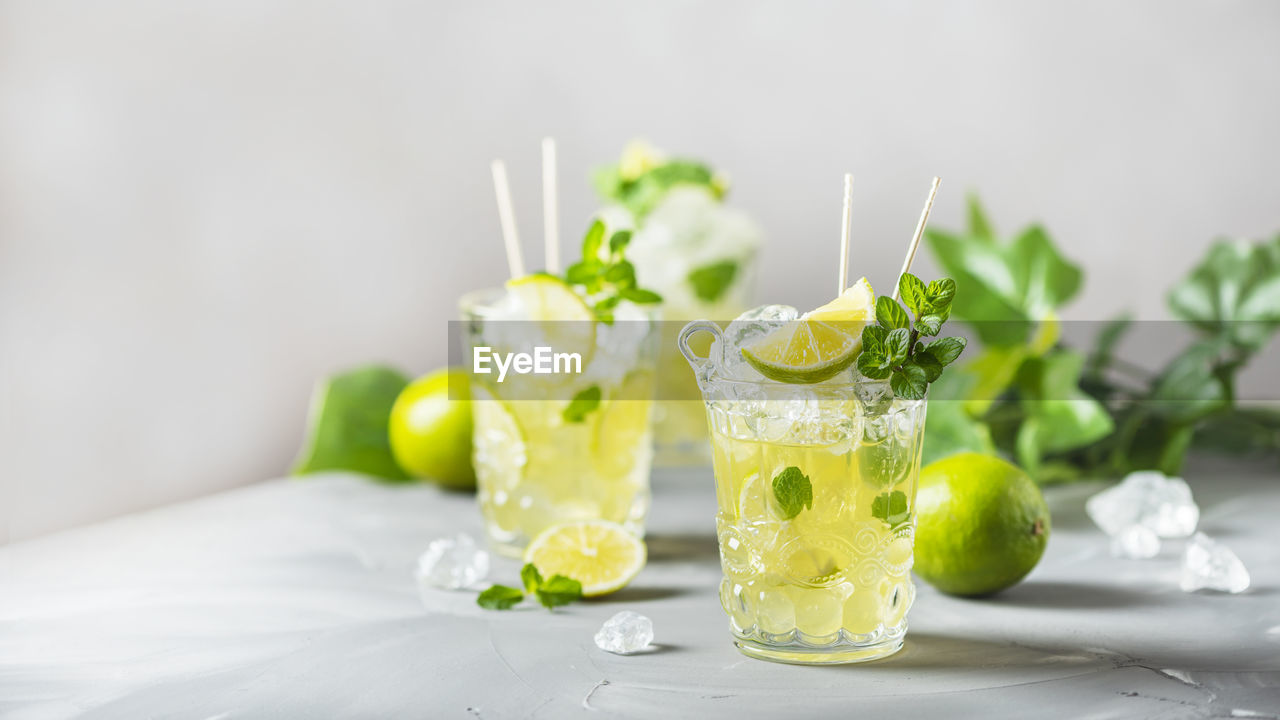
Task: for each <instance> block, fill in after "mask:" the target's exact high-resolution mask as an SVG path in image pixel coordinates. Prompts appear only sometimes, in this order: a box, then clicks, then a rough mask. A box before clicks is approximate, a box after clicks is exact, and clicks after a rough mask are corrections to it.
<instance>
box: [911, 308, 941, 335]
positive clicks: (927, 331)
mask: <svg viewBox="0 0 1280 720" xmlns="http://www.w3.org/2000/svg"><path fill="white" fill-rule="evenodd" d="M945 320H946V318H944V317H942V316H941V315H935V314H932V313H930V314H928V315H921V316H920V318H919V319H918V320H916V323H915V329H916V332H918V333H920V334H921V335H924V336H926V337H933V336H934V335H937V334H938V331H939V330H941V329H942V323H943V322H944V321H945Z"/></svg>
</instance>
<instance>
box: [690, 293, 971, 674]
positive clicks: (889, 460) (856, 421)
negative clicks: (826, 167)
mask: <svg viewBox="0 0 1280 720" xmlns="http://www.w3.org/2000/svg"><path fill="white" fill-rule="evenodd" d="M904 277H906V278H908V279H906V280H903V281H901V282H902V283H905V285H903V287H904V288H905V289H906V290H907V291H908V292H909V293H910V295H909V297H910V298H911V305H912V306H913V307H914V308H916V309H917V315H918V316H920V315H923V313H924V312H927V311H932V310H935V309H939V308H940V309H939V310H938V311H939V312H942V311H945V310H946V303H947V302H949V301H950V298H951V297H952V296H953V295H954V292H953V287H952V285H949V284H947V283H939V284H937V285H936V286H925V285H923V283H921V281H919V280H918V279H917V278H915V276H911V275H904ZM916 283H921V284H920V288H924V289H919V288H917V287H916ZM904 294H906V293H904ZM899 311H900V309H899V307H898V305H897V301H896V300H895V299H892V298H889V297H881V298H876V296H875V293H874V292H873V291H872V289H871V285H870V284H869V283H868V282H867V281H866V279H865V278H863V279H861V280H859V281H858V282H856V283H854V284H853V285H852V286H850V287H849V288H848V289H846V290H844V291H843V292H842V293H841V295H840V296H839V297H837V298H836V299H835V300H833V301H831V302H830V303H827V304H826V305H823V306H822V307H820V308H817V309H815V310H812V311H810V312H808V313H806V314H804V315H803V316H801V315H800V314H799V313H797V312H796V310H795V308H792V307H788V306H781V305H766V306H763V307H759V308H755V309H753V310H748V311H747V312H745V313H743V314H742V315H740V316H738V318H737V319H735V320H734V321H733V322H732V323H730V324H729V326H728V327H726V328H725V329H724V330H723V331H722V330H721V329H720V327H719V326H718V325H716V324H715V323H712V322H709V321H705V320H700V321H696V322H692V323H689V324H688V325H687V326H685V329H684V330H683V331H682V332H681V333H680V336H679V339H678V342H677V344H678V347H679V348H680V351H681V353H682V354H683V355H684V356H685V358H686V359H687V360H688V362H689V364H690V365H691V366H692V367H693V370H694V376H695V378H696V379H697V382H698V386H699V388H700V389H701V391H702V399H703V402H704V405H705V408H706V416H707V424H708V426H709V428H710V433H711V449H712V457H713V466H714V471H715V480H716V499H717V504H718V511H717V514H716V530H717V533H718V538H719V545H720V561H721V567H722V569H723V570H724V579H723V581H722V582H721V586H720V602H721V605H722V606H723V607H724V611H725V613H726V614H727V615H728V617H729V626H730V629H731V631H732V633H733V636H734V642H735V644H736V645H737V646H738V648H739V649H740V650H742V652H744V653H745V654H747V655H750V656H753V657H759V658H763V659H767V660H777V661H781V662H793V663H843V662H859V661H863V660H872V659H875V658H879V657H884V656H886V655H890V654H892V653H894V652H896V651H897V650H898V649H899V648H900V647H902V640H903V636H904V635H905V634H906V630H907V620H906V616H907V611H908V610H909V609H910V608H911V602H912V600H913V598H914V597H915V588H914V586H913V585H912V582H911V575H910V571H911V565H912V560H913V547H914V545H913V542H914V536H915V514H914V507H915V497H916V481H917V478H918V476H919V474H920V458H921V451H922V447H923V441H924V424H925V411H926V404H925V395H926V392H927V388H928V383H929V382H931V381H932V380H931V378H932V379H936V378H937V377H938V375H939V374H940V373H941V370H942V366H943V365H945V364H947V363H949V362H952V361H953V360H954V359H955V357H956V356H957V355H959V353H960V351H961V350H962V349H963V346H964V342H963V340H959V339H951V338H942V339H939V340H936V341H934V340H929V339H928V338H931V337H933V336H936V335H937V331H938V329H939V328H940V326H941V322H942V320H937V321H936V322H935V321H934V320H933V319H932V318H928V317H926V318H925V319H924V320H922V321H918V323H919V324H918V325H917V326H916V327H915V328H912V327H911V326H910V322H911V321H910V318H909V317H908V316H907V315H906V314H905V312H903V313H902V314H901V315H899V314H898V312H899ZM886 323H887V324H889V325H893V326H894V327H892V328H889V327H886V326H885V325H886ZM699 333H707V334H709V335H711V336H712V337H713V338H714V339H715V341H714V343H712V345H711V349H710V352H709V353H708V354H707V355H706V356H703V355H702V354H700V353H699V352H697V351H695V348H694V347H693V346H691V344H690V340H691V338H694V337H695V336H697V335H698V334H699ZM921 338H925V339H924V340H922V339H921Z"/></svg>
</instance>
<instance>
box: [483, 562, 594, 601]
mask: <svg viewBox="0 0 1280 720" xmlns="http://www.w3.org/2000/svg"><path fill="white" fill-rule="evenodd" d="M520 582H521V583H522V584H523V585H524V590H520V589H519V588H513V587H507V586H506V585H494V586H492V587H490V588H489V589H488V590H485V591H484V592H482V593H480V595H479V596H478V597H477V598H476V604H477V605H479V606H480V607H482V608H485V609H486V610H510V609H511V608H513V607H515V606H516V605H518V604H520V602H521V601H522V600H524V599H525V597H527V596H533V597H534V598H536V599H537V600H538V603H539V604H540V605H542V606H543V607H545V608H547V609H548V610H551V609H552V608H557V607H560V606H562V605H568V604H569V603H571V602H573V601H575V600H579V599H581V598H582V583H580V582H578V581H577V580H574V579H573V578H569V577H565V576H564V575H552V576H551V577H550V578H548V579H546V580H543V579H542V573H540V572H538V568H536V567H534V565H533V563H525V565H524V567H523V568H521V569H520Z"/></svg>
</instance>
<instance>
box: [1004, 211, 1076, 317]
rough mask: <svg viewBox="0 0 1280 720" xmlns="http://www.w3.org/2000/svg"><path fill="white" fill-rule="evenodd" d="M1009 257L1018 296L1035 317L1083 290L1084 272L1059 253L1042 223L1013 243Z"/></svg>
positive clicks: (1031, 228) (1029, 313) (1025, 232)
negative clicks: (1041, 225) (1081, 287)
mask: <svg viewBox="0 0 1280 720" xmlns="http://www.w3.org/2000/svg"><path fill="white" fill-rule="evenodd" d="M1007 257H1008V261H1009V267H1010V268H1011V269H1012V271H1013V278H1014V282H1015V283H1016V292H1017V295H1016V297H1018V298H1019V299H1020V300H1021V304H1022V306H1023V307H1024V308H1025V310H1026V312H1027V315H1028V317H1030V318H1031V319H1033V320H1039V319H1041V318H1043V317H1044V316H1045V315H1046V314H1047V313H1049V312H1050V311H1051V310H1054V309H1055V308H1058V307H1061V306H1062V305H1063V304H1064V303H1066V302H1067V301H1068V300H1070V299H1071V298H1073V297H1075V295H1076V293H1078V292H1080V285H1081V284H1082V283H1083V281H1084V272H1083V271H1082V270H1081V269H1080V266H1079V265H1075V264H1074V263H1071V262H1069V261H1067V260H1066V259H1065V258H1063V257H1062V255H1060V254H1059V253H1058V249H1057V248H1056V247H1054V245H1053V241H1052V240H1050V239H1049V235H1048V233H1046V232H1045V230H1044V228H1042V227H1040V226H1039V225H1033V226H1032V227H1030V228H1027V229H1026V230H1024V231H1023V232H1022V234H1021V235H1019V236H1018V237H1017V238H1016V239H1015V240H1014V241H1013V245H1011V246H1010V247H1009V251H1008V255H1007Z"/></svg>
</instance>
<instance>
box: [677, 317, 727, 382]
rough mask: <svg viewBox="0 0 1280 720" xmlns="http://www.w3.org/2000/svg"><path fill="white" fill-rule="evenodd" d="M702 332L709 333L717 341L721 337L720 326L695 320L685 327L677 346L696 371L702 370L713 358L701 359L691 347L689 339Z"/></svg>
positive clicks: (708, 321)
mask: <svg viewBox="0 0 1280 720" xmlns="http://www.w3.org/2000/svg"><path fill="white" fill-rule="evenodd" d="M700 332H709V333H711V334H712V335H714V336H715V339H716V340H719V339H720V337H721V333H720V326H719V325H717V324H715V323H713V322H711V321H710V320H694V321H693V322H691V323H689V324H688V325H685V326H684V329H683V330H681V331H680V336H679V337H678V338H677V339H676V346H677V347H679V348H680V354H681V355H684V359H685V360H688V361H689V364H690V365H692V366H693V369H694V370H700V369H702V368H703V367H705V366H706V365H707V364H708V363H709V362H710V361H711V358H705V357H699V356H698V354H697V353H695V352H694V351H693V348H691V347H689V339H690V338H692V337H693V336H694V335H697V334H698V333H700Z"/></svg>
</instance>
